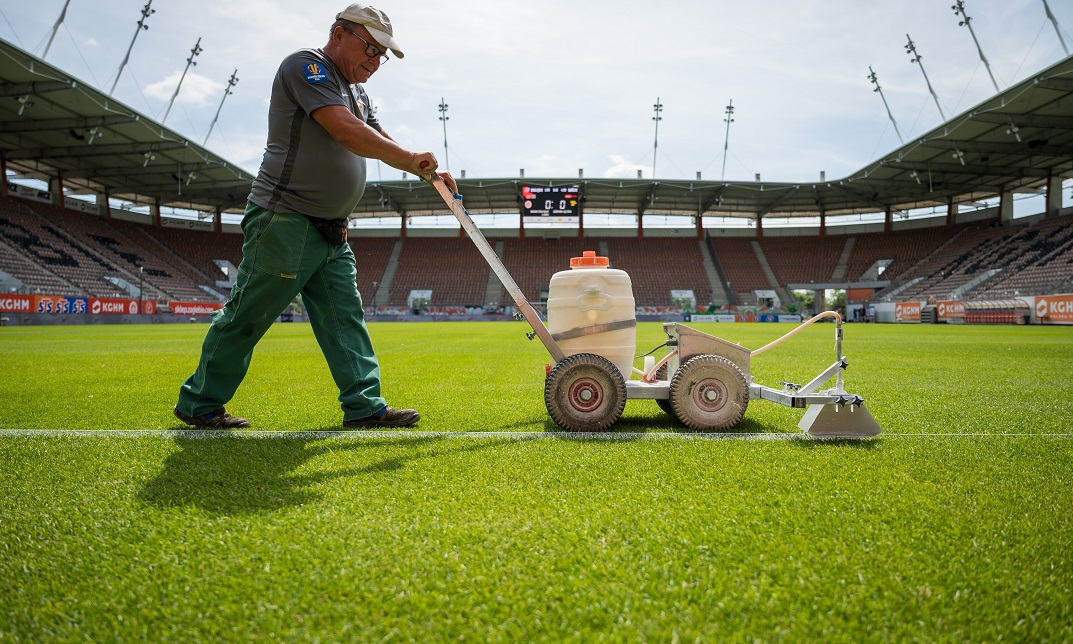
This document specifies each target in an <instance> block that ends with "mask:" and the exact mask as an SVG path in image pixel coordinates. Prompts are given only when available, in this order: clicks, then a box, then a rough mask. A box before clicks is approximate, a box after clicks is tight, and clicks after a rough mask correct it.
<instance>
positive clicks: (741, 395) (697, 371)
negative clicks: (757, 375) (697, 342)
mask: <svg viewBox="0 0 1073 644" xmlns="http://www.w3.org/2000/svg"><path fill="white" fill-rule="evenodd" d="M670 401H671V407H672V408H673V409H674V415H675V416H677V417H678V420H680V421H682V424H684V425H685V426H686V427H690V428H692V429H704V430H718V429H729V428H731V427H733V426H734V425H737V424H738V421H740V420H741V417H742V416H744V415H745V410H746V408H748V406H749V384H748V383H747V382H746V381H745V376H744V375H742V373H741V369H738V366H737V365H736V364H734V363H733V362H731V361H730V360H727V359H726V358H724V357H722V356H712V355H703V356H696V357H694V358H690V359H689V360H688V361H687V362H686V363H685V364H683V365H682V366H681V367H680V368H679V369H678V371H677V372H676V373H675V374H674V378H672V379H671V387H670Z"/></svg>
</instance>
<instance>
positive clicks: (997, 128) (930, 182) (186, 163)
mask: <svg viewBox="0 0 1073 644" xmlns="http://www.w3.org/2000/svg"><path fill="white" fill-rule="evenodd" d="M0 98H3V99H6V100H0V153H2V154H3V158H4V159H5V161H6V163H7V165H8V167H9V168H12V169H13V170H16V171H18V172H19V173H21V174H22V175H23V176H27V177H31V178H38V179H42V180H46V181H47V180H49V179H51V178H55V177H56V176H57V175H62V178H63V182H64V186H65V187H66V188H68V189H69V190H73V191H74V192H83V193H93V194H99V193H103V192H105V190H107V191H108V194H109V195H110V196H112V197H114V198H117V199H126V200H130V201H135V202H139V203H147V202H151V201H153V200H155V199H159V201H160V203H161V205H165V206H174V207H178V208H190V209H194V210H215V209H216V208H220V209H222V210H224V211H231V212H240V211H241V210H242V208H243V206H244V204H245V200H246V196H247V194H248V193H249V186H250V183H251V182H252V180H253V176H252V175H250V174H249V173H247V172H245V171H243V170H242V169H240V168H239V167H237V166H235V165H234V164H231V163H228V162H227V161H225V160H224V159H222V158H221V157H219V156H217V155H215V154H213V153H212V152H211V151H209V150H208V149H206V148H204V147H203V146H201V145H198V144H196V143H194V142H192V141H190V140H188V139H186V138H185V137H183V136H181V135H180V134H178V133H176V132H174V131H172V130H169V129H167V128H166V127H165V126H163V125H162V124H160V123H157V122H155V121H153V120H151V119H149V118H147V117H145V116H144V115H141V114H139V113H138V112H137V111H135V110H133V109H132V108H130V107H127V106H126V105H123V104H122V103H119V102H117V101H115V100H114V99H112V98H111V97H109V96H108V95H107V94H105V93H103V92H101V91H99V90H97V89H94V88H93V87H91V86H89V85H87V84H85V83H83V82H82V81H80V80H78V79H76V78H74V77H72V76H70V75H69V74H67V73H65V72H63V71H61V70H59V69H56V68H55V67H52V66H51V65H49V64H48V63H45V62H44V61H42V60H41V59H39V58H36V57H35V56H33V55H31V54H28V53H26V52H24V51H23V50H21V49H19V48H17V47H15V46H14V45H11V44H10V43H7V42H6V41H3V40H0ZM1052 176H1053V177H1073V57H1068V58H1066V59H1064V60H1062V61H1060V62H1058V63H1057V64H1055V65H1053V66H1052V67H1050V68H1048V69H1046V70H1043V71H1042V72H1039V73H1037V74H1034V75H1033V76H1031V77H1030V78H1028V79H1026V80H1024V81H1022V82H1020V83H1018V84H1016V85H1013V86H1011V87H1010V88H1008V89H1006V90H1005V91H1003V92H1001V93H1000V94H997V95H995V96H994V97H992V98H990V99H988V100H986V101H984V102H983V103H981V104H979V105H977V106H975V107H973V108H971V109H969V110H968V111H966V112H963V113H961V114H959V115H957V116H955V117H953V118H952V119H950V120H949V121H947V122H946V123H944V124H942V125H941V126H939V127H937V128H935V129H933V130H931V131H930V132H927V133H926V134H924V135H923V136H921V137H919V138H917V139H915V140H913V141H911V142H909V143H907V144H906V145H904V146H902V147H901V148H899V149H897V150H895V151H893V152H891V153H890V154H888V155H886V156H884V157H883V158H881V159H878V160H876V161H874V162H872V163H870V164H869V165H867V166H866V167H864V168H862V169H861V170H859V171H857V172H855V173H854V174H852V175H850V176H848V177H844V178H841V179H831V180H825V181H817V182H789V183H786V182H771V181H726V182H725V181H700V180H696V181H688V180H659V179H657V180H653V179H595V178H594V179H580V178H579V179H564V178H503V179H460V180H459V182H458V183H459V191H460V192H462V194H463V195H464V197H465V204H466V208H467V209H468V210H469V211H470V212H472V213H505V212H518V209H519V194H520V188H521V186H523V185H529V186H574V185H579V186H580V187H581V189H582V194H583V195H584V209H585V210H586V211H589V212H599V213H624V214H636V213H649V214H680V215H697V214H698V213H699V214H701V215H702V216H731V217H748V218H757V217H761V218H762V217H766V216H778V217H815V216H817V215H819V214H821V213H823V214H826V215H839V214H852V213H865V212H877V211H885V210H887V209H890V210H891V211H904V210H909V209H913V208H920V207H929V206H945V205H946V204H948V203H951V202H953V203H964V202H973V201H978V200H980V199H987V198H993V197H995V196H996V195H997V194H998V193H999V192H1002V191H1005V192H1031V191H1036V190H1038V189H1040V188H1041V187H1042V186H1043V185H1044V184H1045V182H1046V181H1047V179H1048V178H1049V177H1052ZM446 212H447V211H446V208H445V207H444V206H443V204H442V202H441V201H440V200H439V197H438V195H437V193H436V192H434V191H433V190H432V189H431V188H430V187H428V186H426V185H425V184H424V183H423V182H421V181H419V180H417V179H416V178H415V179H414V180H402V181H383V182H372V183H370V184H369V186H368V188H367V190H366V192H365V196H364V197H363V198H362V200H361V202H360V203H359V204H358V206H357V208H356V209H355V215H354V216H356V217H380V216H398V215H401V214H405V215H408V216H409V215H425V214H445V213H446Z"/></svg>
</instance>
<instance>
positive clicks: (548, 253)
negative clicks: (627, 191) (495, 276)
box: [493, 237, 620, 304]
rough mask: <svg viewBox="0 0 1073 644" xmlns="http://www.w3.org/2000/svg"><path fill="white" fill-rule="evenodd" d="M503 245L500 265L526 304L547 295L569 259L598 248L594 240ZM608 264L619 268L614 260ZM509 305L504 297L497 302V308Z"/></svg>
mask: <svg viewBox="0 0 1073 644" xmlns="http://www.w3.org/2000/svg"><path fill="white" fill-rule="evenodd" d="M503 242H504V243H503V257H502V259H503V265H504V266H506V267H507V271H508V272H509V273H510V275H511V277H513V278H514V281H515V282H517V284H518V288H520V289H522V293H524V294H525V297H526V298H528V299H529V301H530V302H539V301H540V296H541V293H544V294H546V293H547V290H548V285H549V284H550V282H551V276H552V275H554V274H555V273H557V272H558V271H563V270H567V269H568V268H570V258H571V257H580V256H581V254H582V252H584V251H586V250H596V249H598V248H599V245H600V242H599V241H598V240H595V239H579V238H577V237H563V238H560V239H542V238H525V239H518V238H511V239H504V240H503ZM493 243H494V241H493ZM611 260H612V261H611V266H612V268H619V267H620V266H619V258H618V257H617V256H612V257H611ZM509 302H510V297H509V296H508V295H506V294H504V296H503V297H502V298H501V299H500V304H507V303H509Z"/></svg>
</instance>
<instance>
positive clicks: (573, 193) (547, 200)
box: [521, 186, 581, 224]
mask: <svg viewBox="0 0 1073 644" xmlns="http://www.w3.org/2000/svg"><path fill="white" fill-rule="evenodd" d="M521 196H522V217H523V218H524V220H525V222H526V223H545V222H546V223H552V222H554V223H575V224H576V223H578V222H579V221H580V214H581V190H580V188H579V187H578V186H566V187H563V186H560V187H548V186H522V195H521Z"/></svg>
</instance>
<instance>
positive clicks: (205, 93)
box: [145, 71, 226, 106]
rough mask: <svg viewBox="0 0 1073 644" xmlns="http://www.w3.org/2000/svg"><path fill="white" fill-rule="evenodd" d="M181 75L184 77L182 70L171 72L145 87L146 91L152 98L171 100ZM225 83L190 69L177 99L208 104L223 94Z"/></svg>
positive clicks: (187, 103) (186, 102)
mask: <svg viewBox="0 0 1073 644" xmlns="http://www.w3.org/2000/svg"><path fill="white" fill-rule="evenodd" d="M180 77H182V72H181V71H176V72H174V73H172V74H169V75H168V76H167V77H165V78H164V79H163V80H159V81H157V82H155V83H153V84H151V85H149V86H147V87H146V88H145V93H146V95H148V96H149V97H150V98H156V99H160V100H162V101H170V100H171V96H172V94H174V93H175V87H176V86H177V85H178V84H179V78H180ZM225 84H226V83H221V82H219V81H215V80H213V79H211V78H208V77H206V76H202V75H201V74H198V73H196V72H193V71H189V72H187V73H186V78H183V86H182V89H180V90H179V97H178V99H177V100H180V101H182V102H183V103H184V104H186V105H190V106H200V105H206V104H208V103H209V102H210V99H211V98H212V97H222V96H223V91H224V86H225Z"/></svg>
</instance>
